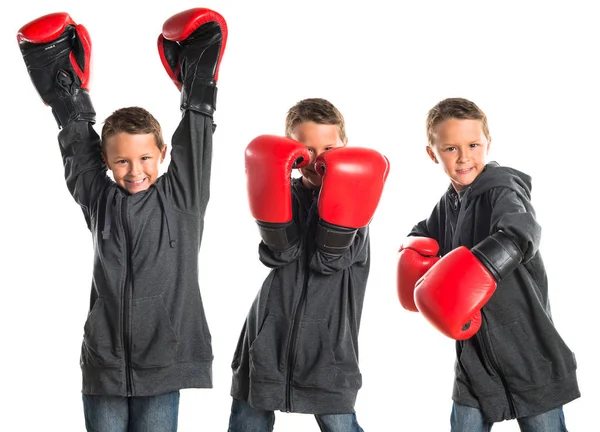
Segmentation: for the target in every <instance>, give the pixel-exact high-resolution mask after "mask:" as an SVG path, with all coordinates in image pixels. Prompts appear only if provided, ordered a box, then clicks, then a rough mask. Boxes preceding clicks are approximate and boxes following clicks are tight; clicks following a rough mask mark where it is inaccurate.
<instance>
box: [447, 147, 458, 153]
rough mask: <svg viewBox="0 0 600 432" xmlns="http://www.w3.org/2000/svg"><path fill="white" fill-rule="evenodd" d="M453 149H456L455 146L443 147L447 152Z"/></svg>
mask: <svg viewBox="0 0 600 432" xmlns="http://www.w3.org/2000/svg"><path fill="white" fill-rule="evenodd" d="M454 150H456V147H446V148H445V149H444V151H447V152H451V151H454Z"/></svg>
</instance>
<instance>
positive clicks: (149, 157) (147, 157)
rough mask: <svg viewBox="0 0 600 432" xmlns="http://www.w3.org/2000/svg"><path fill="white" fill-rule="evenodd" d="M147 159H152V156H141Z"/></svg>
mask: <svg viewBox="0 0 600 432" xmlns="http://www.w3.org/2000/svg"><path fill="white" fill-rule="evenodd" d="M148 159H152V157H151V156H142V160H143V161H145V160H148Z"/></svg>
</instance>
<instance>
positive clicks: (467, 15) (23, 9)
mask: <svg viewBox="0 0 600 432" xmlns="http://www.w3.org/2000/svg"><path fill="white" fill-rule="evenodd" d="M152 3H153V2H152ZM350 3H351V2H346V1H336V2H331V1H325V0H321V1H318V2H312V1H302V2H299V1H298V2H283V1H280V2H275V1H274V2H265V1H256V0H255V1H241V0H240V1H224V0H223V1H211V2H208V3H196V2H191V1H187V0H186V1H177V2H173V1H167V2H162V3H157V4H156V5H154V4H152V5H151V3H150V2H148V1H123V0H121V1H116V0H104V1H102V2H101V1H97V2H82V1H52V0H45V1H41V0H30V1H20V2H15V3H14V4H12V5H11V6H10V7H11V9H12V10H11V11H8V10H6V9H5V10H4V12H3V13H2V14H1V15H2V16H1V18H0V19H1V20H2V23H1V25H0V31H1V32H2V34H1V38H0V44H1V48H2V50H1V52H2V69H1V72H0V73H1V74H2V75H1V78H2V79H1V80H0V86H1V89H0V90H1V91H0V95H1V96H2V98H1V100H0V109H1V110H2V114H1V117H0V118H1V121H2V127H3V134H4V137H3V138H4V139H3V144H2V155H3V157H2V161H1V165H0V166H1V168H0V170H1V173H2V179H3V180H2V186H1V187H2V195H1V204H0V208H1V211H0V218H1V221H0V227H1V236H0V245H1V246H0V247H1V249H2V250H1V257H2V259H1V261H0V275H1V277H2V279H1V288H2V296H1V300H0V329H1V330H0V336H1V339H0V341H1V342H0V347H1V348H0V362H1V366H0V379H1V381H0V383H1V392H2V394H3V398H2V399H3V403H2V408H1V411H2V413H1V414H0V430H2V431H48V430H51V431H82V430H84V426H83V414H82V403H81V395H80V384H81V375H80V369H79V353H80V344H81V338H82V334H83V324H84V321H85V318H86V314H87V308H88V305H89V291H90V284H91V270H92V268H91V265H92V242H91V237H90V234H89V232H88V231H87V228H86V225H85V222H84V219H83V216H82V214H81V210H80V209H79V208H78V207H77V205H76V204H75V203H74V202H73V200H72V198H71V196H70V195H69V193H68V191H67V188H66V186H65V184H64V180H63V168H62V163H61V158H60V152H59V148H58V144H57V140H56V134H57V133H58V128H57V126H56V123H55V121H54V118H53V116H52V114H51V111H50V109H49V108H47V107H45V106H44V105H43V104H42V103H41V101H40V99H39V97H38V95H37V93H36V92H35V90H34V88H33V86H32V85H31V82H30V80H29V77H28V75H27V71H26V69H25V66H24V63H23V60H22V58H21V54H20V52H19V49H18V46H17V43H16V38H15V36H16V33H17V31H18V29H19V28H20V27H21V26H22V25H23V24H25V23H27V22H28V21H30V20H32V19H34V18H37V17H38V16H41V15H44V14H46V13H50V12H55V11H67V12H69V13H70V14H71V16H72V17H73V19H74V20H75V21H76V22H78V23H81V24H84V25H86V27H87V28H88V30H89V32H90V34H91V37H92V41H93V62H94V63H93V80H92V87H91V94H92V98H93V102H94V104H95V107H96V110H97V113H98V123H97V127H98V129H97V130H98V131H100V128H101V125H102V120H103V119H104V118H106V117H107V116H108V115H109V114H110V113H111V112H112V111H113V110H115V109H117V108H121V107H124V106H131V105H139V106H142V107H145V108H147V109H148V110H150V111H151V112H152V113H153V114H154V115H155V116H156V117H157V119H158V120H159V121H160V122H161V124H162V126H163V130H164V135H165V139H166V140H167V141H170V137H171V135H172V133H173V132H174V130H175V128H176V126H177V123H178V121H179V118H180V114H179V93H178V91H177V89H176V88H175V86H174V85H173V84H172V82H171V81H170V80H169V78H168V77H167V75H166V74H165V72H164V70H163V68H162V65H161V63H160V60H159V57H158V55H157V50H156V38H157V36H158V33H159V32H160V30H161V27H162V23H163V22H164V20H165V19H167V18H168V17H170V16H171V15H173V14H175V13H177V12H180V11H182V10H184V9H187V8H191V7H199V6H203V7H210V8H213V9H215V10H217V11H219V12H220V13H221V14H222V15H223V16H224V17H225V18H226V20H227V22H228V25H229V40H228V43H227V48H226V51H225V56H224V59H223V62H222V64H221V72H220V79H219V97H218V109H217V112H216V115H215V121H216V123H217V124H218V128H217V131H216V134H215V137H214V159H213V176H212V189H211V191H212V197H211V201H210V203H209V207H208V213H207V216H206V228H205V233H204V242H203V244H202V251H201V257H200V260H201V261H200V266H201V280H200V286H201V291H202V295H203V299H204V302H205V308H206V314H207V316H208V322H209V325H210V329H211V332H212V335H213V342H214V354H215V360H214V389H212V390H185V391H182V394H181V405H180V421H179V423H180V428H179V430H180V431H183V432H186V431H211V432H212V431H225V430H226V428H227V422H228V416H229V408H230V397H229V386H230V382H231V373H230V363H231V359H232V355H233V351H234V349H235V345H236V341H237V338H238V334H239V331H240V329H241V326H242V323H243V321H244V319H245V316H246V313H247V311H248V308H249V306H250V304H251V302H252V300H253V298H254V296H255V295H256V292H257V290H258V289H259V288H260V286H261V284H262V281H263V279H264V277H265V276H266V274H267V269H266V268H264V267H263V266H262V265H261V264H260V262H259V261H258V257H257V245H258V241H259V236H258V232H257V229H256V226H255V224H254V221H253V219H252V217H251V215H250V213H249V210H248V205H247V200H246V190H245V188H246V183H245V181H246V180H245V173H244V160H243V151H244V148H245V146H246V144H247V143H248V142H249V141H250V140H251V139H252V138H254V137H255V136H256V135H259V134H263V133H272V134H283V132H284V118H285V114H286V111H287V109H288V108H289V107H290V106H292V105H293V104H294V103H296V102H297V101H298V100H300V99H302V98H305V97H324V98H327V99H329V100H330V101H331V102H333V103H334V104H335V105H336V106H337V107H338V108H339V109H340V110H341V111H342V113H343V114H344V115H345V117H346V121H347V128H348V135H349V145H356V146H366V147H372V148H375V149H377V150H379V151H381V152H382V153H384V154H385V155H387V157H388V158H389V160H390V161H391V172H390V175H389V178H388V182H387V185H386V189H385V191H384V196H383V198H382V201H381V204H380V207H379V209H378V211H377V213H376V216H375V218H374V219H373V222H372V231H371V235H372V257H371V258H372V271H371V276H370V279H369V285H368V290H367V295H366V300H365V305H364V312H363V321H362V327H361V333H360V341H359V342H360V360H361V369H362V372H363V378H364V386H363V388H362V389H361V391H360V392H359V397H358V401H357V404H356V409H357V414H358V420H359V422H360V424H361V425H362V426H363V428H364V429H365V431H367V432H374V431H378V432H379V431H444V430H449V415H450V408H451V400H450V394H451V390H452V378H453V364H454V344H453V342H452V341H451V340H449V339H447V338H445V337H443V336H441V335H440V334H438V333H436V331H434V330H433V328H431V327H430V326H429V325H428V324H427V323H426V322H425V321H424V320H423V319H422V317H421V316H419V315H418V314H412V313H409V312H407V311H405V310H404V309H402V308H401V306H400V304H399V303H398V301H397V298H396V292H395V264H396V253H397V249H398V246H399V244H400V243H401V242H402V239H403V238H404V237H405V235H406V234H407V233H408V231H409V230H410V228H411V227H412V226H413V225H414V224H415V223H416V222H418V221H420V220H421V219H423V218H425V217H427V216H428V215H429V213H430V211H431V209H432V208H433V206H434V205H435V203H436V202H437V201H438V199H439V197H440V196H441V194H442V193H443V192H444V190H445V188H446V186H447V184H448V180H447V178H446V177H445V176H444V173H443V171H442V169H441V167H440V166H439V165H435V164H433V163H432V162H431V161H430V160H429V158H428V157H427V155H426V153H425V145H426V136H425V128H424V122H425V117H426V114H427V111H428V109H429V108H431V107H432V106H433V105H434V104H435V103H437V102H438V101H439V100H441V99H443V98H446V97H454V96H462V97H466V98H469V99H471V100H473V101H475V102H476V103H477V104H478V105H479V106H480V107H481V108H482V109H483V110H484V111H485V112H486V113H487V115H488V117H489V122H490V128H491V134H492V136H493V143H492V147H491V152H490V157H489V159H490V160H496V161H498V162H500V163H501V164H503V165H509V166H513V167H515V168H518V169H520V170H522V171H525V172H526V173H528V174H530V175H531V176H532V177H533V204H534V206H535V208H536V210H537V212H538V219H539V222H540V223H541V225H542V227H543V240H542V246H541V250H542V253H543V256H544V259H545V262H546V266H547V271H548V275H549V280H550V296H551V297H550V298H551V302H552V311H553V314H554V319H555V322H556V325H557V327H558V329H559V331H560V332H561V334H562V336H563V338H564V339H565V340H566V342H567V343H568V345H569V346H570V348H571V349H572V350H573V351H574V352H575V353H576V355H577V359H578V363H579V370H578V376H579V382H580V387H581V392H582V397H581V398H580V399H578V400H576V401H574V402H572V403H570V404H568V405H566V406H565V415H566V420H567V426H568V427H569V430H570V431H575V432H584V431H591V430H597V427H598V426H597V418H598V414H597V411H598V406H599V405H600V394H599V390H598V388H599V385H600V374H599V372H598V368H599V366H598V359H597V357H595V356H594V354H593V352H594V351H595V350H597V348H596V347H597V340H598V328H599V324H598V315H599V314H598V306H597V304H598V300H599V298H600V297H599V295H598V289H599V288H600V286H599V283H598V278H597V268H598V259H597V256H598V253H597V245H598V242H599V240H600V236H599V234H598V222H599V221H598V213H596V212H594V211H593V208H594V207H595V201H596V197H597V196H598V193H597V188H596V182H597V181H598V171H597V161H598V156H599V150H598V145H599V142H598V131H597V129H598V124H599V121H598V118H599V117H600V108H599V104H598V101H599V100H600V91H599V90H600V89H599V85H598V81H599V77H600V68H599V67H598V50H599V45H598V44H599V42H598V41H600V27H598V24H597V14H595V13H593V9H592V7H591V4H592V2H589V4H588V3H583V2H578V1H573V0H569V1H568V2H567V1H563V2H543V3H542V2H539V3H533V2H507V1H505V2H494V3H495V4H493V5H492V3H491V2H465V1H461V2H446V1H441V0H440V1H422V2H416V1H411V2H402V3H400V2H392V1H389V2H388V1H387V0H382V1H378V0H372V1H368V2H364V3H363V4H362V5H358V4H350ZM392 5H393V6H392ZM167 163H168V159H167V160H166V161H165V164H164V165H163V167H162V168H163V170H164V169H165V168H166V166H167ZM275 430H276V431H286V432H287V431H317V430H318V428H317V426H316V423H315V422H314V419H313V418H312V416H308V415H295V414H284V413H277V420H276V424H275ZM494 430H495V431H496V430H498V431H510V430H512V431H516V430H518V426H517V424H516V422H514V421H512V422H504V423H501V424H497V425H495V426H494Z"/></svg>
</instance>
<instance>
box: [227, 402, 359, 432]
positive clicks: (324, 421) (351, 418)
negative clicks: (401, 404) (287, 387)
mask: <svg viewBox="0 0 600 432" xmlns="http://www.w3.org/2000/svg"><path fill="white" fill-rule="evenodd" d="M315 419H316V420H317V424H318V425H319V428H320V429H321V431H323V432H364V431H363V430H362V428H361V427H360V426H359V425H358V423H357V421H356V414H326V415H322V414H315ZM274 424H275V413H274V412H273V411H263V410H259V409H256V408H252V407H251V406H250V405H248V404H247V403H246V402H243V401H239V400H236V399H234V400H233V403H232V404H231V415H230V417H229V429H227V432H271V431H272V430H273V425H274Z"/></svg>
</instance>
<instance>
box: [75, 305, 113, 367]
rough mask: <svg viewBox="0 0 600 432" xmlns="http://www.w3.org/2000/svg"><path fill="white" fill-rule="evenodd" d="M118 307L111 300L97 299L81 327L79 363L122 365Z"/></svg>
mask: <svg viewBox="0 0 600 432" xmlns="http://www.w3.org/2000/svg"><path fill="white" fill-rule="evenodd" d="M119 318H120V315H119V306H118V304H117V303H116V302H115V301H113V300H111V299H106V300H105V299H104V298H103V297H98V298H97V299H96V301H95V302H94V306H93V307H92V310H91V311H90V313H89V314H88V317H87V320H86V322H85V325H84V326H83V344H82V347H81V362H82V363H83V364H86V365H90V366H97V367H117V366H120V365H121V364H122V361H123V351H122V349H121V344H120V340H119V338H118V336H117V335H119V334H120V332H119V322H120V319H119Z"/></svg>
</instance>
